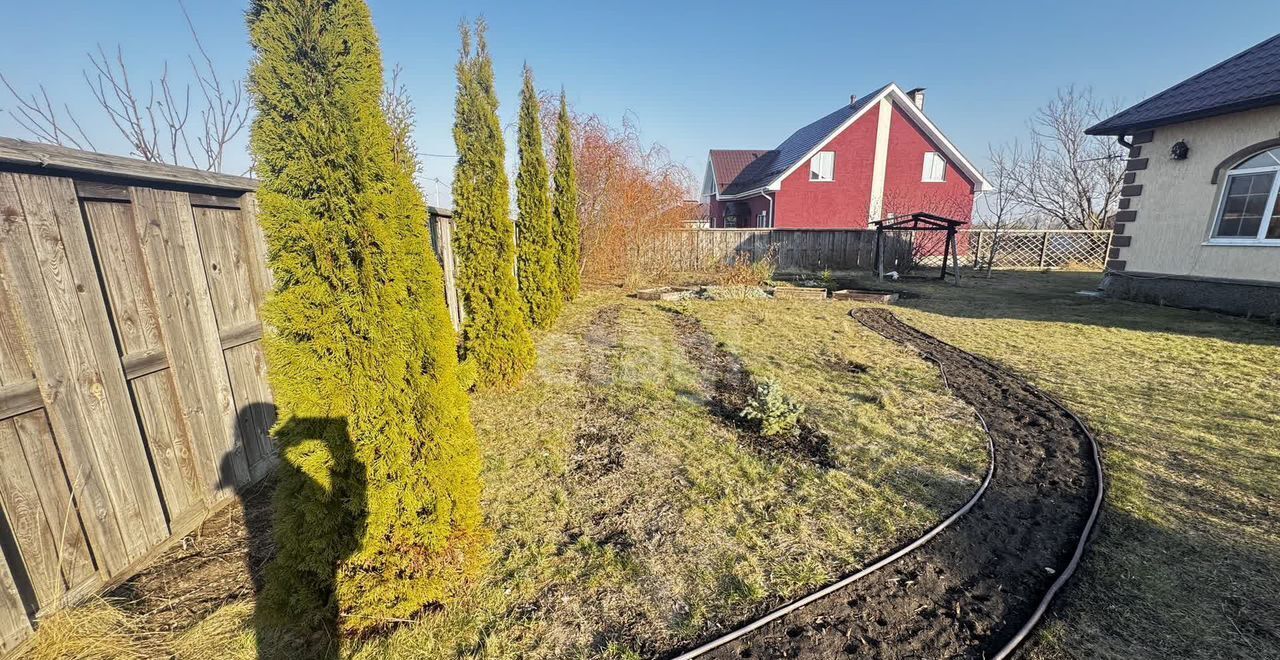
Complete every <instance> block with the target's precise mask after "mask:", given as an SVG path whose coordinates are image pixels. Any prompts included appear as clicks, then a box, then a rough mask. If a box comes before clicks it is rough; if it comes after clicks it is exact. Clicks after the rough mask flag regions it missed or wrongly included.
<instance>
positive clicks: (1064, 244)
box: [961, 229, 1111, 270]
mask: <svg viewBox="0 0 1280 660" xmlns="http://www.w3.org/2000/svg"><path fill="white" fill-rule="evenodd" d="M963 234H964V235H963V236H962V238H961V245H962V246H964V247H967V248H968V254H969V255H970V256H969V259H968V262H969V264H970V265H972V266H974V267H975V268H979V267H981V268H985V267H986V265H987V261H988V260H990V259H991V246H992V242H993V241H994V240H995V238H996V237H995V232H994V231H991V230H971V231H967V232H964V233H963ZM1110 247H1111V232H1110V231H1109V230H1105V229H1103V230H1077V229H1048V230H1044V229H1016V230H1005V231H1001V232H1000V235H999V247H998V249H997V252H996V258H995V268H996V269H1001V268H1008V269H1018V268H1065V269H1080V270H1093V269H1101V268H1102V267H1103V266H1104V265H1105V264H1106V261H1107V250H1108V248H1110ZM962 261H964V260H963V259H962Z"/></svg>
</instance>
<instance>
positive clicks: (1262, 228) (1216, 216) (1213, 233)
mask: <svg viewBox="0 0 1280 660" xmlns="http://www.w3.org/2000/svg"><path fill="white" fill-rule="evenodd" d="M1275 150H1276V148H1275V147H1272V148H1271V149H1263V150H1261V151H1258V152H1257V153H1253V154H1249V155H1248V156H1247V157H1245V158H1242V159H1240V162H1241V163H1243V162H1246V161H1248V160H1250V159H1252V158H1255V157H1257V156H1258V155H1259V154H1263V153H1266V152H1268V151H1275ZM1273 157H1274V156H1273ZM1267 172H1274V173H1275V176H1274V177H1273V178H1272V181H1271V192H1270V193H1268V196H1267V206H1266V208H1265V209H1263V210H1262V222H1260V223H1258V234H1257V235H1256V236H1254V237H1253V238H1247V237H1244V236H1221V237H1220V236H1218V235H1217V233H1218V226H1219V225H1221V224H1222V216H1223V215H1224V214H1225V213H1226V210H1227V191H1229V190H1231V180H1232V179H1234V178H1235V177H1238V176H1248V175H1250V174H1265V173H1267ZM1278 193H1280V163H1276V164H1275V165H1271V166H1269V167H1250V168H1248V169H1231V170H1227V175H1226V176H1225V177H1223V180H1222V190H1221V191H1220V192H1219V193H1218V204H1217V206H1216V207H1215V211H1214V213H1213V220H1212V221H1211V222H1210V223H1209V239H1208V240H1207V241H1205V243H1204V244H1205V245H1276V246H1280V238H1266V235H1267V229H1268V228H1270V226H1271V221H1272V217H1271V216H1272V213H1274V212H1275V209H1276V197H1277V194H1278Z"/></svg>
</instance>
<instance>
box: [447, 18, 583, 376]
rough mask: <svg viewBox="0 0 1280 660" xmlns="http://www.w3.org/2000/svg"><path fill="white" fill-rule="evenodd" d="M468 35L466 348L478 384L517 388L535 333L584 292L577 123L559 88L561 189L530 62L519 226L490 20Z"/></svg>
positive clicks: (460, 225) (462, 219)
mask: <svg viewBox="0 0 1280 660" xmlns="http://www.w3.org/2000/svg"><path fill="white" fill-rule="evenodd" d="M460 32H461V36H462V48H461V51H460V55H459V58H458V67H457V74H458V95H457V101H456V106H455V112H456V115H455V120H454V122H455V123H454V128H453V135H454V141H455V142H456V145H457V150H458V162H457V165H456V167H455V169H454V175H453V204H454V211H453V212H454V219H455V222H456V223H457V230H456V233H455V235H454V237H455V243H454V252H455V254H456V256H457V259H458V262H459V269H458V293H459V298H460V299H461V301H462V305H463V310H464V312H465V315H466V317H465V322H464V325H463V329H462V352H463V355H464V356H465V358H466V360H467V362H468V366H469V367H470V368H471V369H473V370H474V377H475V382H476V385H477V386H478V387H481V388H487V387H511V386H514V385H516V384H518V383H519V382H520V380H521V379H522V378H523V376H524V374H525V373H526V372H527V371H528V370H529V369H530V368H532V366H533V363H534V360H535V357H536V356H535V353H534V349H533V341H532V339H531V337H530V334H529V331H530V329H533V328H545V327H547V326H548V325H550V324H551V323H552V322H553V321H554V320H555V319H556V317H557V316H558V315H559V314H560V310H561V308H562V306H563V304H564V302H565V301H566V300H571V299H573V298H574V297H575V296H577V294H578V290H579V288H580V283H579V272H580V270H579V266H578V259H579V251H580V234H581V229H580V227H579V224H578V215H577V203H578V200H577V197H578V192H577V181H576V173H575V171H574V162H573V144H572V124H571V121H570V119H571V118H570V116H569V112H568V107H567V105H566V102H565V100H564V93H563V92H561V94H560V115H559V117H558V121H557V135H556V146H555V157H556V158H555V164H556V171H555V174H554V182H555V188H554V190H553V189H552V188H551V187H550V184H551V182H552V179H553V177H552V175H551V173H550V172H549V170H548V166H547V156H546V151H545V149H544V145H543V141H542V108H541V104H540V103H539V101H538V94H537V91H536V89H535V87H534V83H533V71H532V70H531V69H530V68H529V66H528V65H527V64H526V65H525V67H524V84H523V87H522V90H521V94H520V112H519V121H518V125H517V144H518V150H519V151H518V157H519V166H518V170H517V173H516V219H515V222H514V223H513V222H512V221H511V219H510V215H509V209H510V206H509V200H508V197H507V176H506V172H505V170H504V161H505V154H504V152H505V146H504V144H503V140H502V129H501V125H500V124H499V120H498V99H497V95H496V93H495V92H494V82H493V62H492V59H491V57H490V55H489V50H488V44H487V41H486V38H485V23H484V21H483V19H481V20H479V21H477V22H476V25H475V27H474V29H473V28H471V27H470V26H468V25H465V24H464V25H463V26H461V29H460ZM473 36H474V39H475V44H474V48H473V45H472V37H473Z"/></svg>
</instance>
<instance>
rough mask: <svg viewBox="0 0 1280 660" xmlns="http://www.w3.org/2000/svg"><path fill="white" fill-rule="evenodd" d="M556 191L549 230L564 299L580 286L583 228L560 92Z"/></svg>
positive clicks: (569, 123)
mask: <svg viewBox="0 0 1280 660" xmlns="http://www.w3.org/2000/svg"><path fill="white" fill-rule="evenodd" d="M555 159H556V170H555V191H554V192H553V193H552V212H551V215H552V219H551V228H552V233H553V235H554V237H555V245H556V274H557V275H558V276H559V277H560V293H561V295H563V296H564V297H565V299H566V300H573V299H574V298H576V297H577V296H578V290H579V289H580V288H581V287H582V282H581V277H582V266H581V264H580V263H579V260H580V258H581V252H582V226H581V225H580V224H579V222H578V170H577V168H576V166H575V165H574V161H573V120H572V119H571V118H570V117H569V105H568V103H567V102H566V101H565V98H564V90H563V89H562V90H560V115H559V118H558V119H557V120H556V145H555Z"/></svg>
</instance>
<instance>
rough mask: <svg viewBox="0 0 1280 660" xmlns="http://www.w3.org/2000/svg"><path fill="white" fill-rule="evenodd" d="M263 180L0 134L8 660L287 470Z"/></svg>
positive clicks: (442, 236) (2, 616) (446, 254)
mask: <svg viewBox="0 0 1280 660" xmlns="http://www.w3.org/2000/svg"><path fill="white" fill-rule="evenodd" d="M256 185H257V182H256V181H253V180H251V179H244V178H240V177H231V176H223V175H217V174H210V173H207V172H201V171H197V170H188V169H184V168H173V167H165V166H160V165H155V164H150V163H143V162H140V161H136V160H132V159H128V158H117V157H111V156H104V155H101V154H92V153H87V152H81V151H76V150H72V149H64V148H60V147H51V146H47V145H37V144H32V143H27V142H22V141H19V140H11V139H7V138H0V513H2V515H0V652H3V651H6V650H9V649H12V648H13V647H14V646H15V645H17V644H19V643H21V641H22V640H23V639H25V638H26V637H28V636H29V635H30V633H31V631H32V629H33V625H34V623H35V622H37V621H38V618H39V617H40V616H42V615H45V614H47V613H49V612H51V611H53V610H55V609H58V608H59V607H62V606H64V605H66V604H68V603H70V602H73V601H75V600H77V599H79V598H80V597H82V596H84V595H86V594H90V593H93V592H96V591H99V590H101V589H103V588H107V587H109V586H110V585H112V584H113V583H116V582H118V581H120V580H122V579H124V578H125V577H127V576H129V575H131V574H133V573H134V572H136V571H137V570H138V569H139V568H140V567H142V566H143V565H145V564H146V562H147V561H149V560H151V559H152V558H154V556H155V555H156V554H158V553H159V552H160V551H162V550H163V549H164V548H166V547H168V546H169V545H170V543H171V541H173V540H174V539H176V538H180V537H181V536H183V535H185V534H186V533H188V532H189V531H190V530H192V529H194V528H195V526H197V525H198V524H199V523H201V522H202V521H203V520H205V519H206V518H207V517H208V516H209V515H210V513H212V512H213V511H214V510H216V509H218V508H219V507H221V506H223V505H224V504H226V503H228V502H230V501H232V500H233V494H234V489H235V488H236V487H237V486H240V485H243V484H246V483H250V482H252V481H254V480H256V479H258V478H261V477H262V476H264V475H266V474H267V473H269V472H270V470H271V468H272V466H273V464H274V463H275V454H274V447H273V446H272V444H271V441H270V438H269V437H268V430H269V429H270V427H271V425H272V424H273V423H274V406H273V405H272V396H271V392H270V390H269V389H268V386H267V380H266V369H265V363H264V360H263V354H262V347H261V345H260V344H261V341H260V339H261V337H262V325H261V322H260V320H259V314H258V311H259V307H260V305H261V304H262V301H263V297H264V295H265V293H266V291H267V290H268V289H269V287H270V281H271V275H270V273H269V271H268V270H267V266H266V258H265V246H264V243H263V240H262V235H261V230H260V228H259V226H258V223H257V209H256V205H255V200H254V193H253V190H254V188H255V187H256ZM451 223H452V221H451V219H450V218H449V217H448V213H447V212H441V211H438V210H435V209H433V210H432V236H433V243H434V245H433V247H435V248H436V251H437V254H438V255H440V257H441V260H442V261H444V262H445V263H446V272H447V273H449V274H450V279H449V280H448V281H447V291H448V293H447V296H448V298H449V303H450V307H451V310H452V312H451V313H452V316H453V318H454V320H455V323H456V322H457V321H458V320H460V318H461V317H460V314H459V313H458V311H457V294H456V292H455V291H454V289H453V286H452V279H451V275H452V272H453V268H452V262H453V256H452V249H451V235H452V233H451V228H452V224H451Z"/></svg>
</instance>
